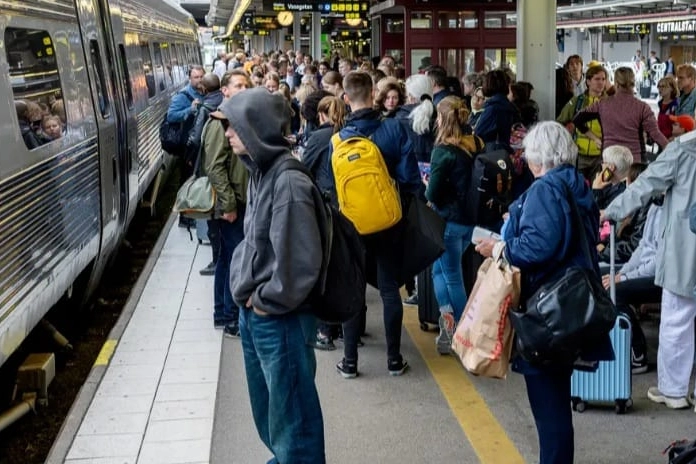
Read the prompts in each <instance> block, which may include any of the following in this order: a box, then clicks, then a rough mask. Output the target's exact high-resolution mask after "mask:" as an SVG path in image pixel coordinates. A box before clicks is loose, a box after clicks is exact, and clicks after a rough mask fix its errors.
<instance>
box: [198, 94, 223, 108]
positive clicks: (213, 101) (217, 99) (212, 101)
mask: <svg viewBox="0 0 696 464" xmlns="http://www.w3.org/2000/svg"><path fill="white" fill-rule="evenodd" d="M223 98H224V97H223V95H222V91H221V90H214V91H212V92H209V93H207V94H206V95H205V98H203V104H204V105H205V106H207V107H208V108H212V109H213V110H215V109H216V108H217V107H218V106H220V104H221V103H222V100H223Z"/></svg>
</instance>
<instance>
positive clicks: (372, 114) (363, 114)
mask: <svg viewBox="0 0 696 464" xmlns="http://www.w3.org/2000/svg"><path fill="white" fill-rule="evenodd" d="M381 122H382V120H381V119H380V116H379V111H377V110H373V109H371V108H364V109H361V110H358V111H354V112H352V113H350V114H349V115H348V116H347V117H346V124H345V126H344V129H341V134H342V135H341V138H345V135H343V134H347V133H348V132H349V130H347V129H350V128H354V129H356V130H357V131H358V132H359V133H360V134H362V135H364V136H370V135H371V134H372V133H373V132H374V131H376V130H377V128H378V127H379V125H380V124H381Z"/></svg>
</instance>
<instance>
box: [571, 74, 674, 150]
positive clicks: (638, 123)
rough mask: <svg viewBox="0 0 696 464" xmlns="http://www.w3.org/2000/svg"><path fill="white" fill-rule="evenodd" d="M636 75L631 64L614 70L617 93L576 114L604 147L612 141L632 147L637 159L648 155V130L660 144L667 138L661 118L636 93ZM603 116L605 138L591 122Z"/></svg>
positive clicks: (576, 122) (578, 123)
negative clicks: (646, 141) (661, 125)
mask: <svg viewBox="0 0 696 464" xmlns="http://www.w3.org/2000/svg"><path fill="white" fill-rule="evenodd" d="M635 86H636V77H635V75H634V74H633V70H632V69H631V68H628V67H621V68H617V69H616V71H614V87H615V88H616V93H615V94H614V95H612V96H610V97H608V98H605V99H602V100H600V101H598V102H595V103H593V104H591V105H590V106H587V107H585V108H584V109H583V110H582V111H580V112H578V114H576V115H575V117H574V118H573V124H574V125H575V128H576V129H577V130H578V132H580V133H581V134H583V135H584V136H585V137H587V138H588V139H590V140H591V141H592V142H594V144H595V146H596V147H597V148H599V149H600V150H603V149H605V148H608V147H611V146H612V145H623V146H625V147H628V149H629V150H631V153H632V154H633V160H634V161H635V162H637V163H639V162H641V161H643V157H644V156H645V134H646V133H647V134H648V135H649V136H650V137H652V139H653V140H654V141H655V143H656V144H657V145H659V146H660V148H664V147H665V146H666V145H667V143H668V142H667V139H666V138H665V136H664V135H663V134H662V132H660V129H659V128H658V127H657V119H655V114H654V113H653V111H652V109H651V108H650V106H649V105H648V104H647V103H645V102H643V101H641V100H639V99H638V98H636V96H635V94H634V90H635ZM595 119H599V121H600V123H601V125H602V134H601V138H600V137H599V136H597V135H596V134H595V133H593V132H592V131H591V130H590V127H589V125H588V123H589V122H590V121H593V120H595Z"/></svg>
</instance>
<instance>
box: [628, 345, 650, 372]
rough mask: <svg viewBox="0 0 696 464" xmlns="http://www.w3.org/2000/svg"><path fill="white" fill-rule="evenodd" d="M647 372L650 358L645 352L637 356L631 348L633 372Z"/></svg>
mask: <svg viewBox="0 0 696 464" xmlns="http://www.w3.org/2000/svg"><path fill="white" fill-rule="evenodd" d="M645 372H648V360H647V359H646V357H645V354H644V353H642V354H641V355H640V356H637V355H636V353H635V352H634V351H633V349H631V374H644V373H645Z"/></svg>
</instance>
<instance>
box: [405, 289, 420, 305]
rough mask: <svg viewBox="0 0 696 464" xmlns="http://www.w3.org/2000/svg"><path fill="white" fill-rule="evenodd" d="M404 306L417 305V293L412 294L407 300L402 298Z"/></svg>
mask: <svg viewBox="0 0 696 464" xmlns="http://www.w3.org/2000/svg"><path fill="white" fill-rule="evenodd" d="M403 301H404V304H407V305H417V304H418V292H413V293H412V294H411V296H409V297H408V298H404V300H403Z"/></svg>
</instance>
